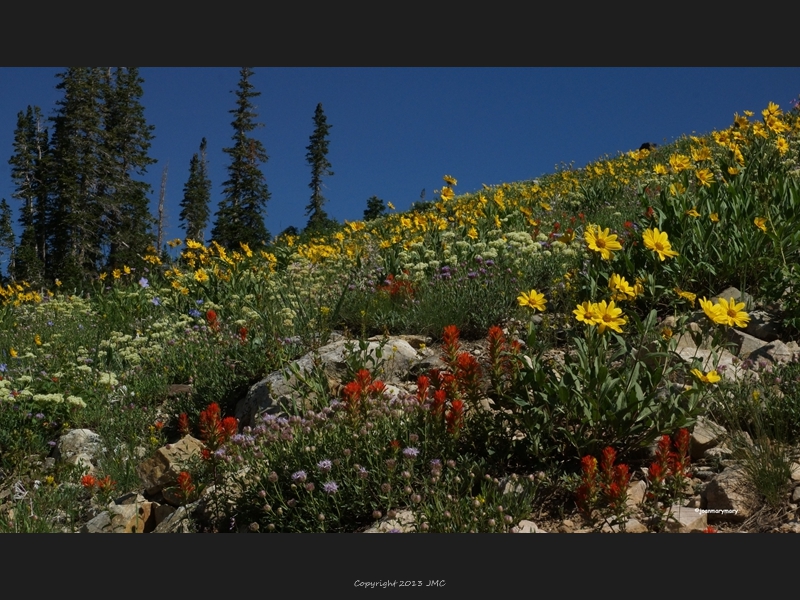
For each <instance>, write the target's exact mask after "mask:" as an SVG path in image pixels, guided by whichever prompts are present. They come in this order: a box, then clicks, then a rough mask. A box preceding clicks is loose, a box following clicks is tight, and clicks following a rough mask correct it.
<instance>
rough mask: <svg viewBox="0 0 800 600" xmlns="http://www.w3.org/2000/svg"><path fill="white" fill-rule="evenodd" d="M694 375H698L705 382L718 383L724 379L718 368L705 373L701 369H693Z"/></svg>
mask: <svg viewBox="0 0 800 600" xmlns="http://www.w3.org/2000/svg"><path fill="white" fill-rule="evenodd" d="M692 375H694V376H695V377H697V378H698V379H699V380H700V381H702V382H703V383H717V382H718V381H719V380H720V379H722V378H721V377H720V376H719V373H717V372H716V370H712V371H709V372H708V373H703V372H702V371H701V370H700V369H692Z"/></svg>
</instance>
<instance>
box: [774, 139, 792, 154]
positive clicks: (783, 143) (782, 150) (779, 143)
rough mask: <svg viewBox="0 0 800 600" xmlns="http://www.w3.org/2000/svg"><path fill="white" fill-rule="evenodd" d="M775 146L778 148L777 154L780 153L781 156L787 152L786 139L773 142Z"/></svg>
mask: <svg viewBox="0 0 800 600" xmlns="http://www.w3.org/2000/svg"><path fill="white" fill-rule="evenodd" d="M775 146H776V147H777V148H778V152H780V153H781V156H783V155H784V154H786V153H787V152H788V151H789V142H787V141H786V138H785V137H783V136H781V137H779V138H778V139H777V140H775Z"/></svg>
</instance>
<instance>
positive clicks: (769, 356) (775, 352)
mask: <svg viewBox="0 0 800 600" xmlns="http://www.w3.org/2000/svg"><path fill="white" fill-rule="evenodd" d="M794 356H795V354H794V352H792V350H791V349H790V348H789V347H788V346H787V345H786V344H784V343H783V342H782V341H780V340H775V341H773V342H770V343H769V344H765V345H764V346H762V347H761V348H759V349H758V350H756V351H755V352H753V353H752V354H750V360H753V361H758V360H759V359H763V360H767V361H769V362H771V363H773V364H774V363H788V362H791V360H792V358H793V357H794Z"/></svg>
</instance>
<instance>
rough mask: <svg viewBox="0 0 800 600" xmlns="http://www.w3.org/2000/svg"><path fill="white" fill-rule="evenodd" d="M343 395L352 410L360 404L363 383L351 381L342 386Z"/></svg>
mask: <svg viewBox="0 0 800 600" xmlns="http://www.w3.org/2000/svg"><path fill="white" fill-rule="evenodd" d="M342 396H343V397H344V401H345V403H346V404H347V407H348V408H349V409H351V410H353V409H355V407H356V406H358V401H359V400H360V399H361V384H359V383H358V382H357V381H351V382H350V383H348V384H346V385H345V386H344V387H343V388H342Z"/></svg>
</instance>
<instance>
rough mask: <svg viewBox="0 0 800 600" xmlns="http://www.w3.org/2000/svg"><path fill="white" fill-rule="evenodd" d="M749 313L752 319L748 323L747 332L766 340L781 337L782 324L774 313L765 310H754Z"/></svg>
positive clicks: (770, 340)
mask: <svg viewBox="0 0 800 600" xmlns="http://www.w3.org/2000/svg"><path fill="white" fill-rule="evenodd" d="M748 314H749V315H750V321H749V322H748V323H747V328H746V329H745V333H747V334H749V335H751V336H753V337H756V338H758V339H760V340H764V341H765V342H772V341H774V340H777V339H778V337H780V334H781V325H780V322H779V321H777V319H775V317H774V315H772V314H770V313H768V312H767V311H764V310H754V311H752V312H750V313H748Z"/></svg>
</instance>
